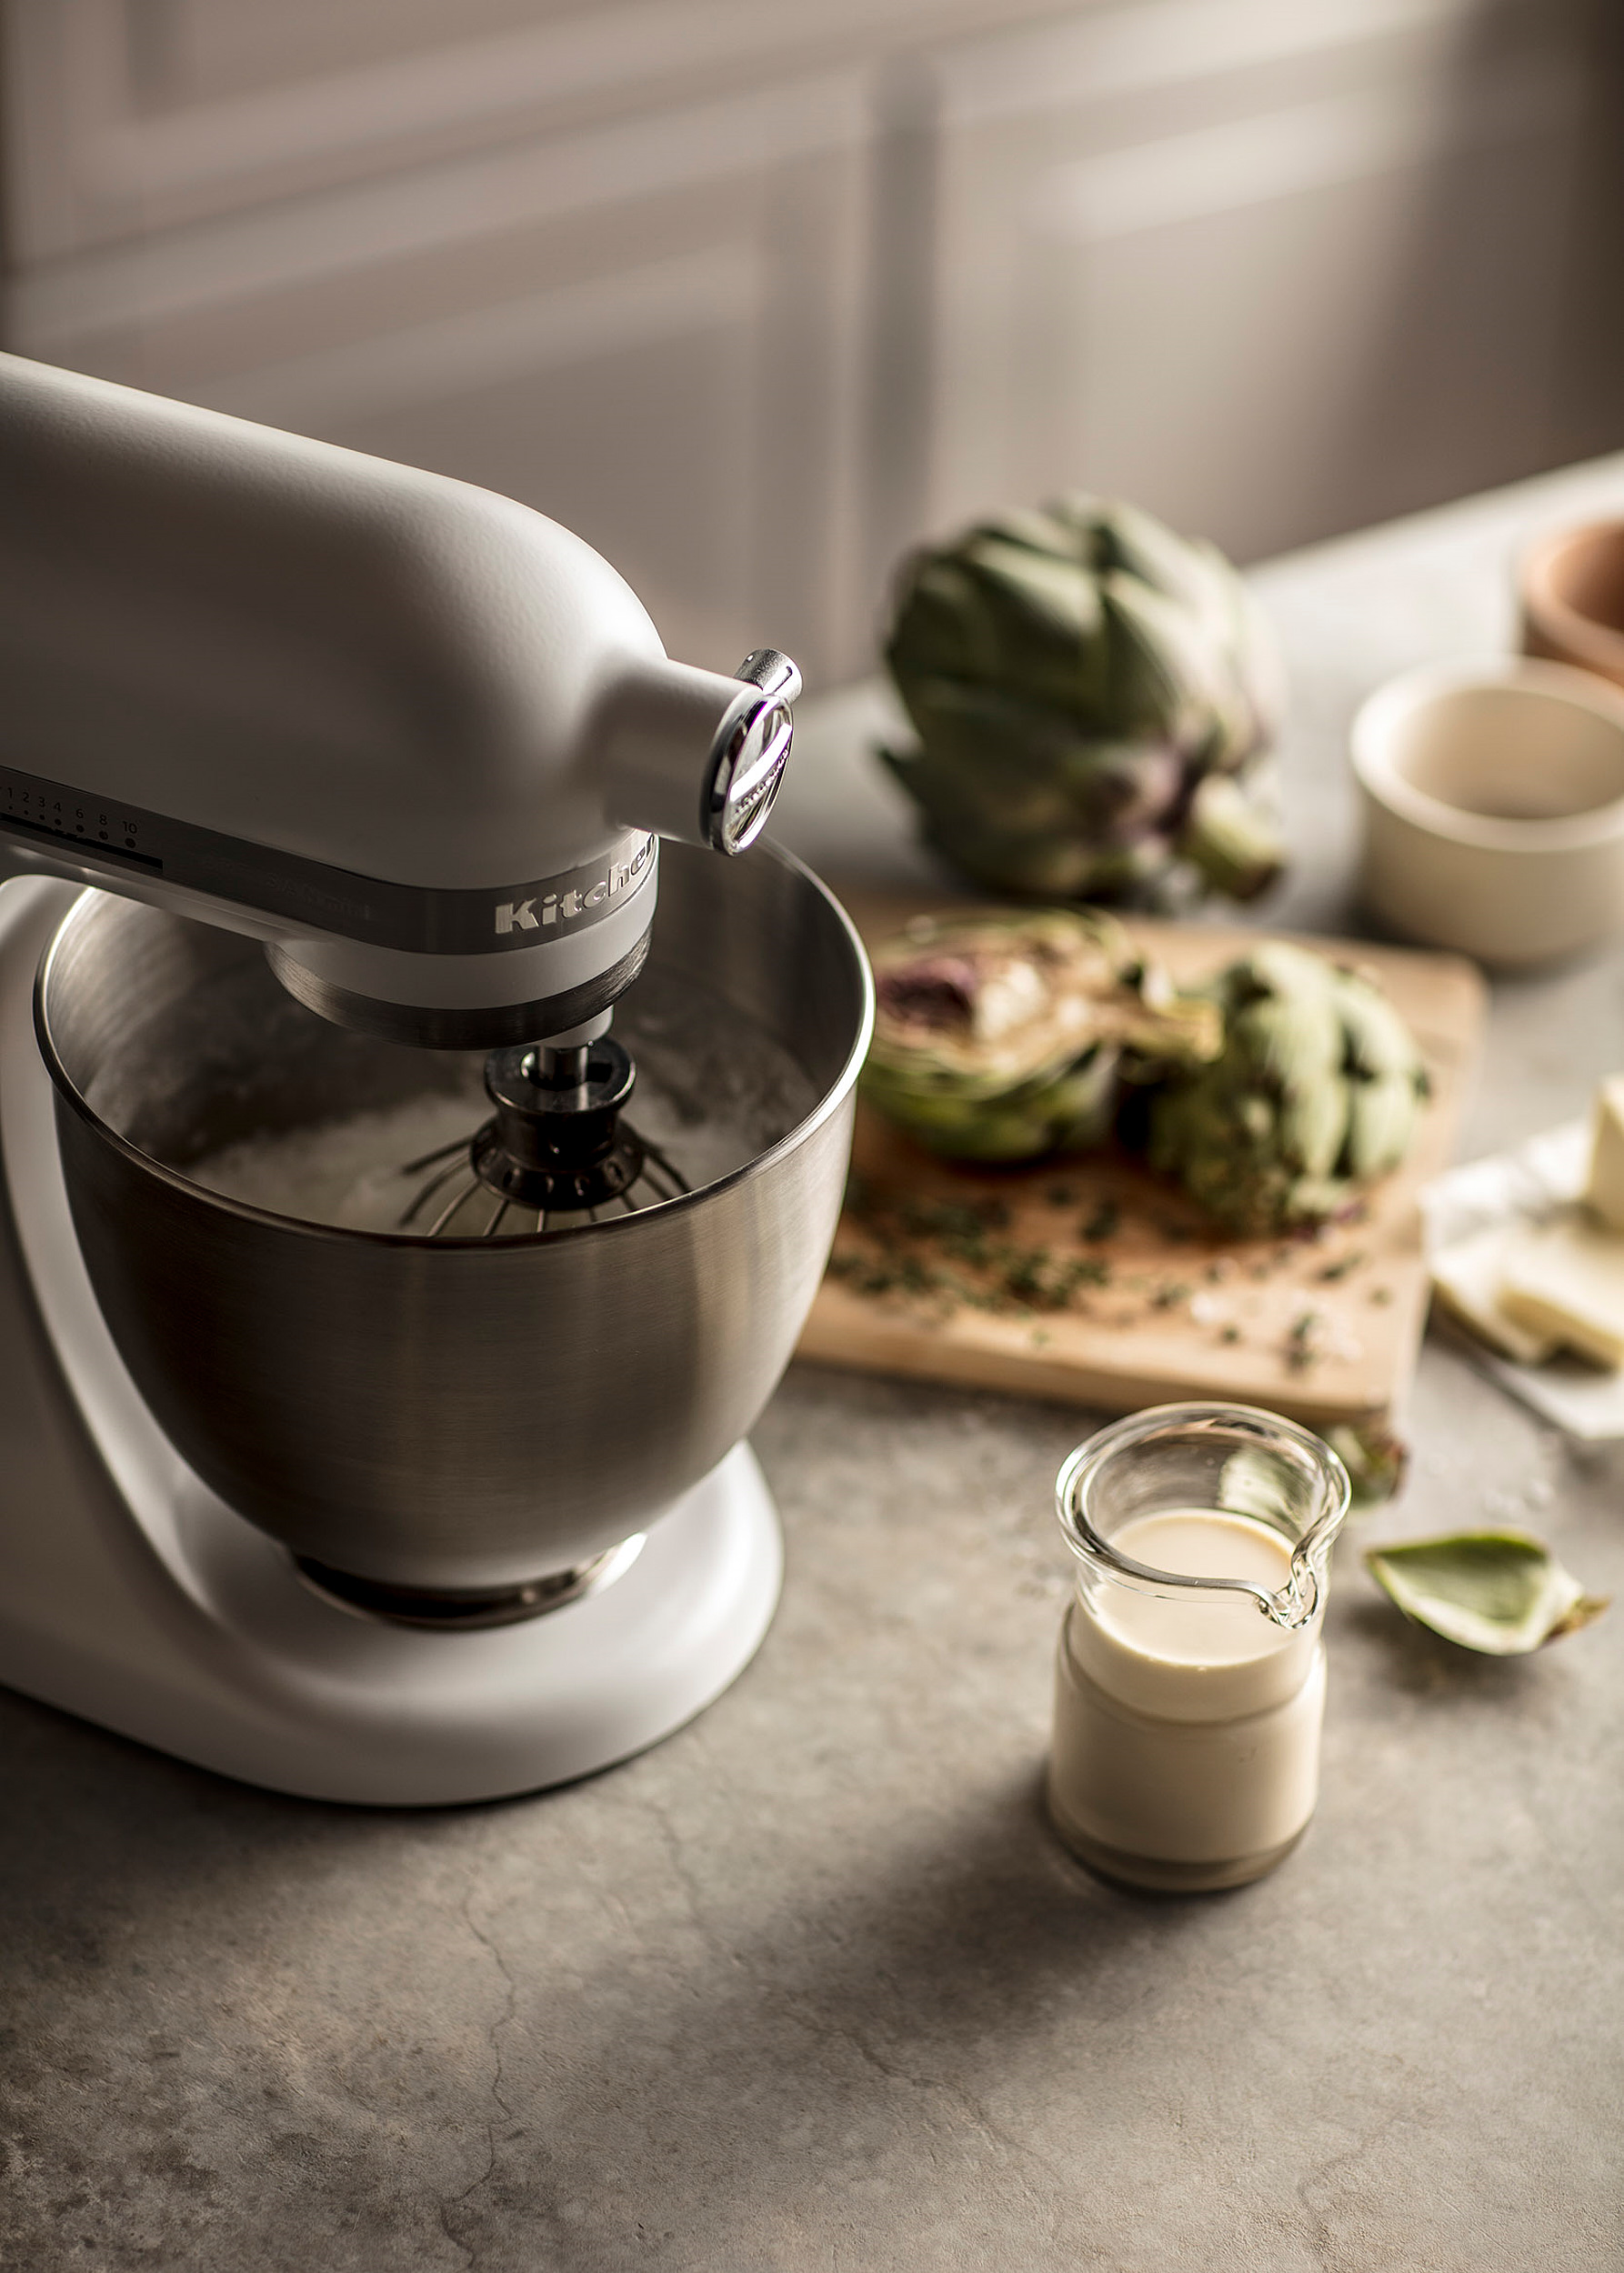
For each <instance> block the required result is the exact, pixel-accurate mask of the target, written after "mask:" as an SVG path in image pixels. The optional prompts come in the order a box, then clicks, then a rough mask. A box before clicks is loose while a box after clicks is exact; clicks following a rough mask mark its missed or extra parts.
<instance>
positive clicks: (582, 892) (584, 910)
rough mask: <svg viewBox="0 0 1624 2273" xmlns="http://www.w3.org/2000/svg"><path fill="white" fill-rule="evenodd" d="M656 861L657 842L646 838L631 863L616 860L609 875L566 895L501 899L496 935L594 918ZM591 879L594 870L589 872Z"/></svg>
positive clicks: (543, 928)
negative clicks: (655, 847)
mask: <svg viewBox="0 0 1624 2273" xmlns="http://www.w3.org/2000/svg"><path fill="white" fill-rule="evenodd" d="M653 858H654V839H653V837H652V836H646V837H645V838H644V839H643V842H642V844H641V845H640V846H638V848H637V851H636V852H635V853H634V854H633V855H632V856H631V858H630V859H629V860H614V861H611V862H610V864H609V869H608V873H607V875H603V874H599V875H597V876H595V877H592V880H591V881H590V882H583V883H581V884H579V885H576V886H572V887H571V888H570V889H568V890H567V891H563V892H545V893H543V892H536V893H532V894H531V896H530V897H529V898H528V899H526V900H502V901H499V902H498V903H497V906H496V932H497V936H499V937H504V938H505V937H507V936H511V934H512V933H514V932H516V931H542V930H545V929H546V928H547V926H558V925H563V924H573V923H578V922H579V921H580V919H581V918H582V916H595V915H596V914H598V913H599V912H600V911H601V910H602V909H604V908H606V907H608V906H611V904H612V903H613V902H614V901H616V900H617V899H618V898H619V897H620V895H621V894H622V893H623V892H629V891H630V889H631V887H632V886H633V885H634V884H636V883H637V880H638V878H639V877H640V876H643V875H644V874H645V873H646V871H647V867H648V864H649V862H650V861H651V860H652V859H653ZM587 874H588V876H591V871H590V870H589V871H587Z"/></svg>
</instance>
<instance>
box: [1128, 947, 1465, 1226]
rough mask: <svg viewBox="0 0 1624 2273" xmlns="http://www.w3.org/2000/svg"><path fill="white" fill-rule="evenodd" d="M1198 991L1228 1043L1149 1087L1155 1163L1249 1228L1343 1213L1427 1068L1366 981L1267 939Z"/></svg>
mask: <svg viewBox="0 0 1624 2273" xmlns="http://www.w3.org/2000/svg"><path fill="white" fill-rule="evenodd" d="M1196 991H1198V993H1200V994H1201V995H1203V996H1206V997H1207V998H1208V1000H1210V1001H1211V1002H1213V1003H1214V1004H1216V1005H1217V1006H1218V1008H1219V1009H1220V1010H1221V1012H1222V1015H1223V1020H1224V1042H1223V1047H1222V1049H1221V1050H1220V1051H1219V1052H1218V1055H1217V1056H1215V1057H1213V1058H1211V1059H1209V1060H1208V1061H1207V1062H1205V1063H1203V1064H1201V1065H1199V1066H1190V1067H1184V1068H1175V1069H1174V1070H1173V1071H1171V1072H1170V1073H1169V1074H1168V1076H1167V1078H1166V1080H1165V1081H1164V1082H1163V1083H1162V1085H1161V1086H1160V1087H1159V1088H1158V1091H1157V1092H1156V1094H1155V1095H1154V1096H1152V1098H1151V1100H1150V1114H1149V1138H1148V1157H1149V1160H1150V1165H1151V1166H1152V1167H1155V1168H1158V1169H1160V1170H1162V1171H1164V1172H1166V1173H1168V1174H1171V1175H1174V1176H1177V1177H1178V1178H1179V1179H1180V1181H1181V1182H1182V1183H1183V1184H1184V1186H1185V1187H1186V1189H1187V1190H1188V1192H1189V1193H1190V1194H1191V1196H1192V1197H1194V1198H1196V1199H1197V1200H1198V1201H1199V1202H1200V1203H1201V1205H1202V1206H1203V1207H1206V1208H1207V1209H1208V1212H1209V1213H1210V1214H1211V1215H1213V1216H1214V1217H1217V1218H1218V1221H1219V1222H1220V1223H1221V1224H1223V1225H1224V1226H1225V1227H1227V1228H1228V1229H1229V1230H1231V1231H1235V1232H1238V1233H1241V1234H1243V1235H1251V1236H1256V1235H1258V1234H1262V1233H1266V1232H1273V1231H1282V1230H1288V1229H1290V1228H1293V1227H1298V1226H1301V1225H1309V1224H1314V1223H1318V1222H1321V1221H1323V1220H1325V1219H1326V1218H1327V1217H1331V1216H1335V1215H1338V1214H1339V1213H1341V1212H1343V1211H1344V1210H1345V1209H1346V1208H1347V1207H1348V1206H1349V1205H1350V1204H1351V1202H1352V1201H1353V1199H1354V1198H1355V1197H1357V1195H1358V1190H1359V1188H1360V1187H1362V1186H1363V1185H1365V1184H1368V1183H1369V1182H1371V1181H1373V1180H1374V1179H1375V1178H1376V1177H1381V1176H1385V1175H1387V1174H1388V1173H1389V1172H1390V1171H1391V1170H1392V1169H1393V1168H1396V1167H1398V1164H1399V1163H1400V1161H1402V1159H1403V1158H1404V1157H1405V1155H1406V1153H1407V1152H1408V1149H1409V1146H1410V1142H1411V1139H1412V1138H1413V1136H1414V1134H1415V1129H1416V1125H1417V1121H1418V1116H1419V1113H1420V1108H1421V1104H1422V1101H1423V1099H1424V1098H1425V1097H1426V1096H1427V1093H1428V1082H1427V1074H1426V1069H1425V1067H1424V1066H1423V1064H1422V1062H1421V1057H1420V1053H1419V1052H1418V1049H1417V1047H1416V1045H1415V1042H1414V1039H1413V1037H1412V1036H1411V1035H1410V1033H1409V1030H1408V1027H1407V1026H1405V1024H1404V1021H1403V1020H1402V1019H1401V1018H1400V1017H1399V1016H1398V1012H1397V1011H1396V1010H1395V1009H1394V1008H1393V1006H1392V1005H1391V1004H1390V1003H1389V1002H1388V1000H1387V997H1386V996H1384V995H1383V994H1382V993H1381V991H1380V990H1379V988H1378V986H1376V985H1375V984H1374V982H1373V981H1371V980H1370V979H1368V978H1366V977H1364V976H1361V975H1360V974H1359V973H1358V972H1357V971H1350V970H1347V969H1343V968H1341V967H1339V966H1336V965H1333V964H1331V963H1328V962H1327V961H1326V959H1325V958H1324V956H1318V955H1315V954H1313V953H1312V952H1311V951H1310V950H1309V949H1308V948H1306V947H1298V946H1291V945H1289V944H1288V942H1286V941H1284V940H1270V941H1268V942H1266V943H1265V944H1264V945H1263V946H1258V947H1256V948H1254V949H1253V950H1252V951H1251V952H1250V953H1249V954H1248V955H1244V956H1240V957H1239V958H1238V960H1237V961H1236V962H1234V963H1232V964H1230V965H1229V966H1228V968H1227V969H1226V970H1224V971H1221V972H1220V973H1219V974H1218V976H1217V977H1216V978H1214V979H1211V980H1208V982H1207V983H1206V985H1205V986H1203V987H1201V988H1199V989H1198V990H1196Z"/></svg>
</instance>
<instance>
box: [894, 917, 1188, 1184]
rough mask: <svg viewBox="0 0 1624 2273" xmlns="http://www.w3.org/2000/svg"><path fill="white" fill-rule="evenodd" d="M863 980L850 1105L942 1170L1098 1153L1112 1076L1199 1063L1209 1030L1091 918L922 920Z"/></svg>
mask: <svg viewBox="0 0 1624 2273" xmlns="http://www.w3.org/2000/svg"><path fill="white" fill-rule="evenodd" d="M874 978H875V993H876V996H877V1009H876V1016H875V1027H874V1041H873V1044H872V1046H871V1047H870V1050H869V1053H868V1062H867V1065H866V1066H865V1067H864V1069H863V1075H862V1087H863V1091H864V1094H865V1096H867V1097H868V1099H869V1100H870V1102H871V1103H872V1104H873V1105H874V1106H876V1108H877V1110H878V1111H879V1112H881V1113H883V1114H884V1115H885V1116H886V1117H887V1119H888V1120H891V1121H895V1122H896V1123H897V1126H899V1127H901V1128H904V1129H906V1130H907V1133H908V1134H909V1135H910V1136H914V1137H916V1138H917V1140H918V1141H919V1142H920V1143H921V1144H923V1145H927V1146H928V1147H930V1149H931V1150H932V1151H934V1152H939V1153H945V1154H946V1155H947V1156H948V1157H950V1158H952V1159H957V1160H1005V1161H1014V1160H1031V1159H1036V1158H1038V1157H1039V1156H1040V1155H1042V1154H1044V1153H1048V1152H1056V1151H1061V1150H1069V1151H1077V1150H1079V1149H1084V1148H1086V1147H1089V1146H1092V1145H1097V1144H1099V1143H1100V1142H1102V1141H1103V1139H1104V1138H1105V1137H1106V1136H1108V1134H1109V1132H1110V1129H1111V1126H1112V1123H1113V1121H1114V1119H1115V1116H1116V1109H1117V1104H1118V1095H1119V1084H1120V1082H1121V1081H1122V1080H1123V1079H1125V1078H1129V1079H1131V1078H1139V1079H1144V1078H1148V1076H1150V1074H1151V1072H1152V1070H1153V1068H1156V1067H1159V1066H1164V1065H1166V1064H1168V1062H1169V1061H1171V1062H1175V1063H1178V1064H1181V1065H1182V1064H1190V1063H1194V1062H1196V1061H1197V1060H1198V1059H1200V1058H1201V1057H1203V1056H1212V1055H1213V1053H1214V1052H1215V1051H1216V1050H1217V1049H1218V1044H1219V1039H1220V1036H1221V1033H1222V1023H1221V1020H1220V1018H1219V1016H1218V1010H1217V1008H1216V1006H1214V1005H1213V1004H1211V1003H1209V1002H1197V1001H1194V1000H1191V999H1190V998H1188V997H1181V996H1178V995H1177V994H1175V992H1174V990H1173V987H1172V985H1171V982H1170V981H1169V980H1168V978H1167V977H1166V976H1165V974H1163V973H1161V972H1160V971H1158V969H1156V968H1155V967H1154V966H1149V965H1148V964H1147V963H1146V962H1145V961H1144V960H1143V959H1142V958H1141V957H1140V956H1138V955H1136V954H1135V952H1134V950H1133V948H1132V946H1131V945H1130V944H1129V942H1128V937H1127V936H1126V934H1125V933H1124V932H1123V931H1122V929H1121V927H1120V926H1118V925H1117V924H1116V923H1114V922H1112V920H1111V919H1110V917H1109V916H1102V915H1099V914H1098V913H1096V912H1093V911H1089V912H1088V913H1083V912H1079V911H1077V910H1071V909H1059V908H1057V909H1048V910H1044V911H1041V912H1038V913H1033V914H1018V915H1015V914H1009V913H1003V914H986V915H976V916H959V917H940V918H937V917H922V918H921V919H920V920H919V921H917V922H916V923H914V924H910V925H909V926H908V927H907V930H906V931H905V932H902V933H900V934H899V935H898V936H897V937H896V938H894V939H890V940H887V942H886V943H885V944H884V946H880V947H878V948H877V950H876V951H875V955H874Z"/></svg>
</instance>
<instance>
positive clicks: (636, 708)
mask: <svg viewBox="0 0 1624 2273" xmlns="http://www.w3.org/2000/svg"><path fill="white" fill-rule="evenodd" d="M800 691H801V675H800V673H799V672H798V671H797V668H796V666H795V665H794V664H793V663H792V662H791V661H790V660H789V657H788V656H787V655H780V654H779V653H778V651H777V648H776V647H758V648H757V650H756V652H755V654H753V655H747V656H746V657H745V659H744V661H743V662H742V663H741V664H740V665H739V666H738V669H737V672H735V673H734V675H733V676H732V677H731V678H727V677H724V676H722V675H721V673H719V672H717V671H698V670H695V669H694V668H693V667H692V666H690V665H688V664H686V663H672V662H669V661H661V662H660V663H658V664H655V665H649V664H647V663H645V664H639V665H637V666H632V667H630V668H628V669H627V672H626V674H625V676H624V677H623V678H622V680H621V682H620V684H619V685H618V686H617V687H616V689H615V691H614V693H613V695H612V696H611V697H610V700H609V702H608V705H607V706H606V711H605V714H604V717H603V724H602V728H601V740H600V750H601V757H600V763H601V765H602V766H603V769H604V773H605V775H606V779H607V786H608V804H609V810H610V813H611V816H612V817H613V818H614V819H615V820H617V822H619V824H620V826H622V827H623V828H640V829H648V830H651V831H653V832H654V834H655V835H657V836H670V837H675V838H676V839H677V842H678V843H679V844H685V845H700V846H704V847H705V848H706V849H707V851H709V852H719V853H725V854H732V853H741V852H743V851H744V850H745V849H746V847H747V846H750V845H752V844H754V843H755V841H756V839H757V836H760V834H761V832H762V830H763V828H764V827H765V826H767V815H768V814H769V813H770V812H771V810H772V806H773V799H774V798H775V797H776V796H777V794H778V785H779V783H780V782H781V781H782V780H783V778H784V767H785V765H786V763H787V759H788V756H789V743H790V736H791V734H792V733H793V731H794V728H793V723H792V721H791V718H790V715H789V710H790V705H791V704H792V703H793V702H794V700H795V698H796V696H797V695H798V694H799V693H800Z"/></svg>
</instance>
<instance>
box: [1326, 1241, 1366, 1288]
mask: <svg viewBox="0 0 1624 2273" xmlns="http://www.w3.org/2000/svg"><path fill="white" fill-rule="evenodd" d="M1364 1260H1365V1257H1364V1251H1363V1249H1362V1248H1359V1247H1356V1248H1355V1249H1354V1250H1353V1252H1352V1254H1351V1255H1339V1256H1338V1257H1337V1259H1336V1261H1335V1262H1334V1263H1327V1264H1326V1265H1325V1267H1324V1268H1323V1269H1322V1270H1320V1271H1319V1272H1318V1274H1317V1275H1318V1277H1320V1278H1322V1279H1324V1280H1325V1281H1326V1282H1327V1284H1329V1283H1330V1282H1331V1281H1333V1280H1335V1279H1338V1278H1347V1277H1350V1276H1351V1274H1352V1273H1353V1272H1354V1271H1357V1270H1358V1267H1359V1265H1360V1264H1361V1263H1362V1262H1363V1261H1364Z"/></svg>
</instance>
